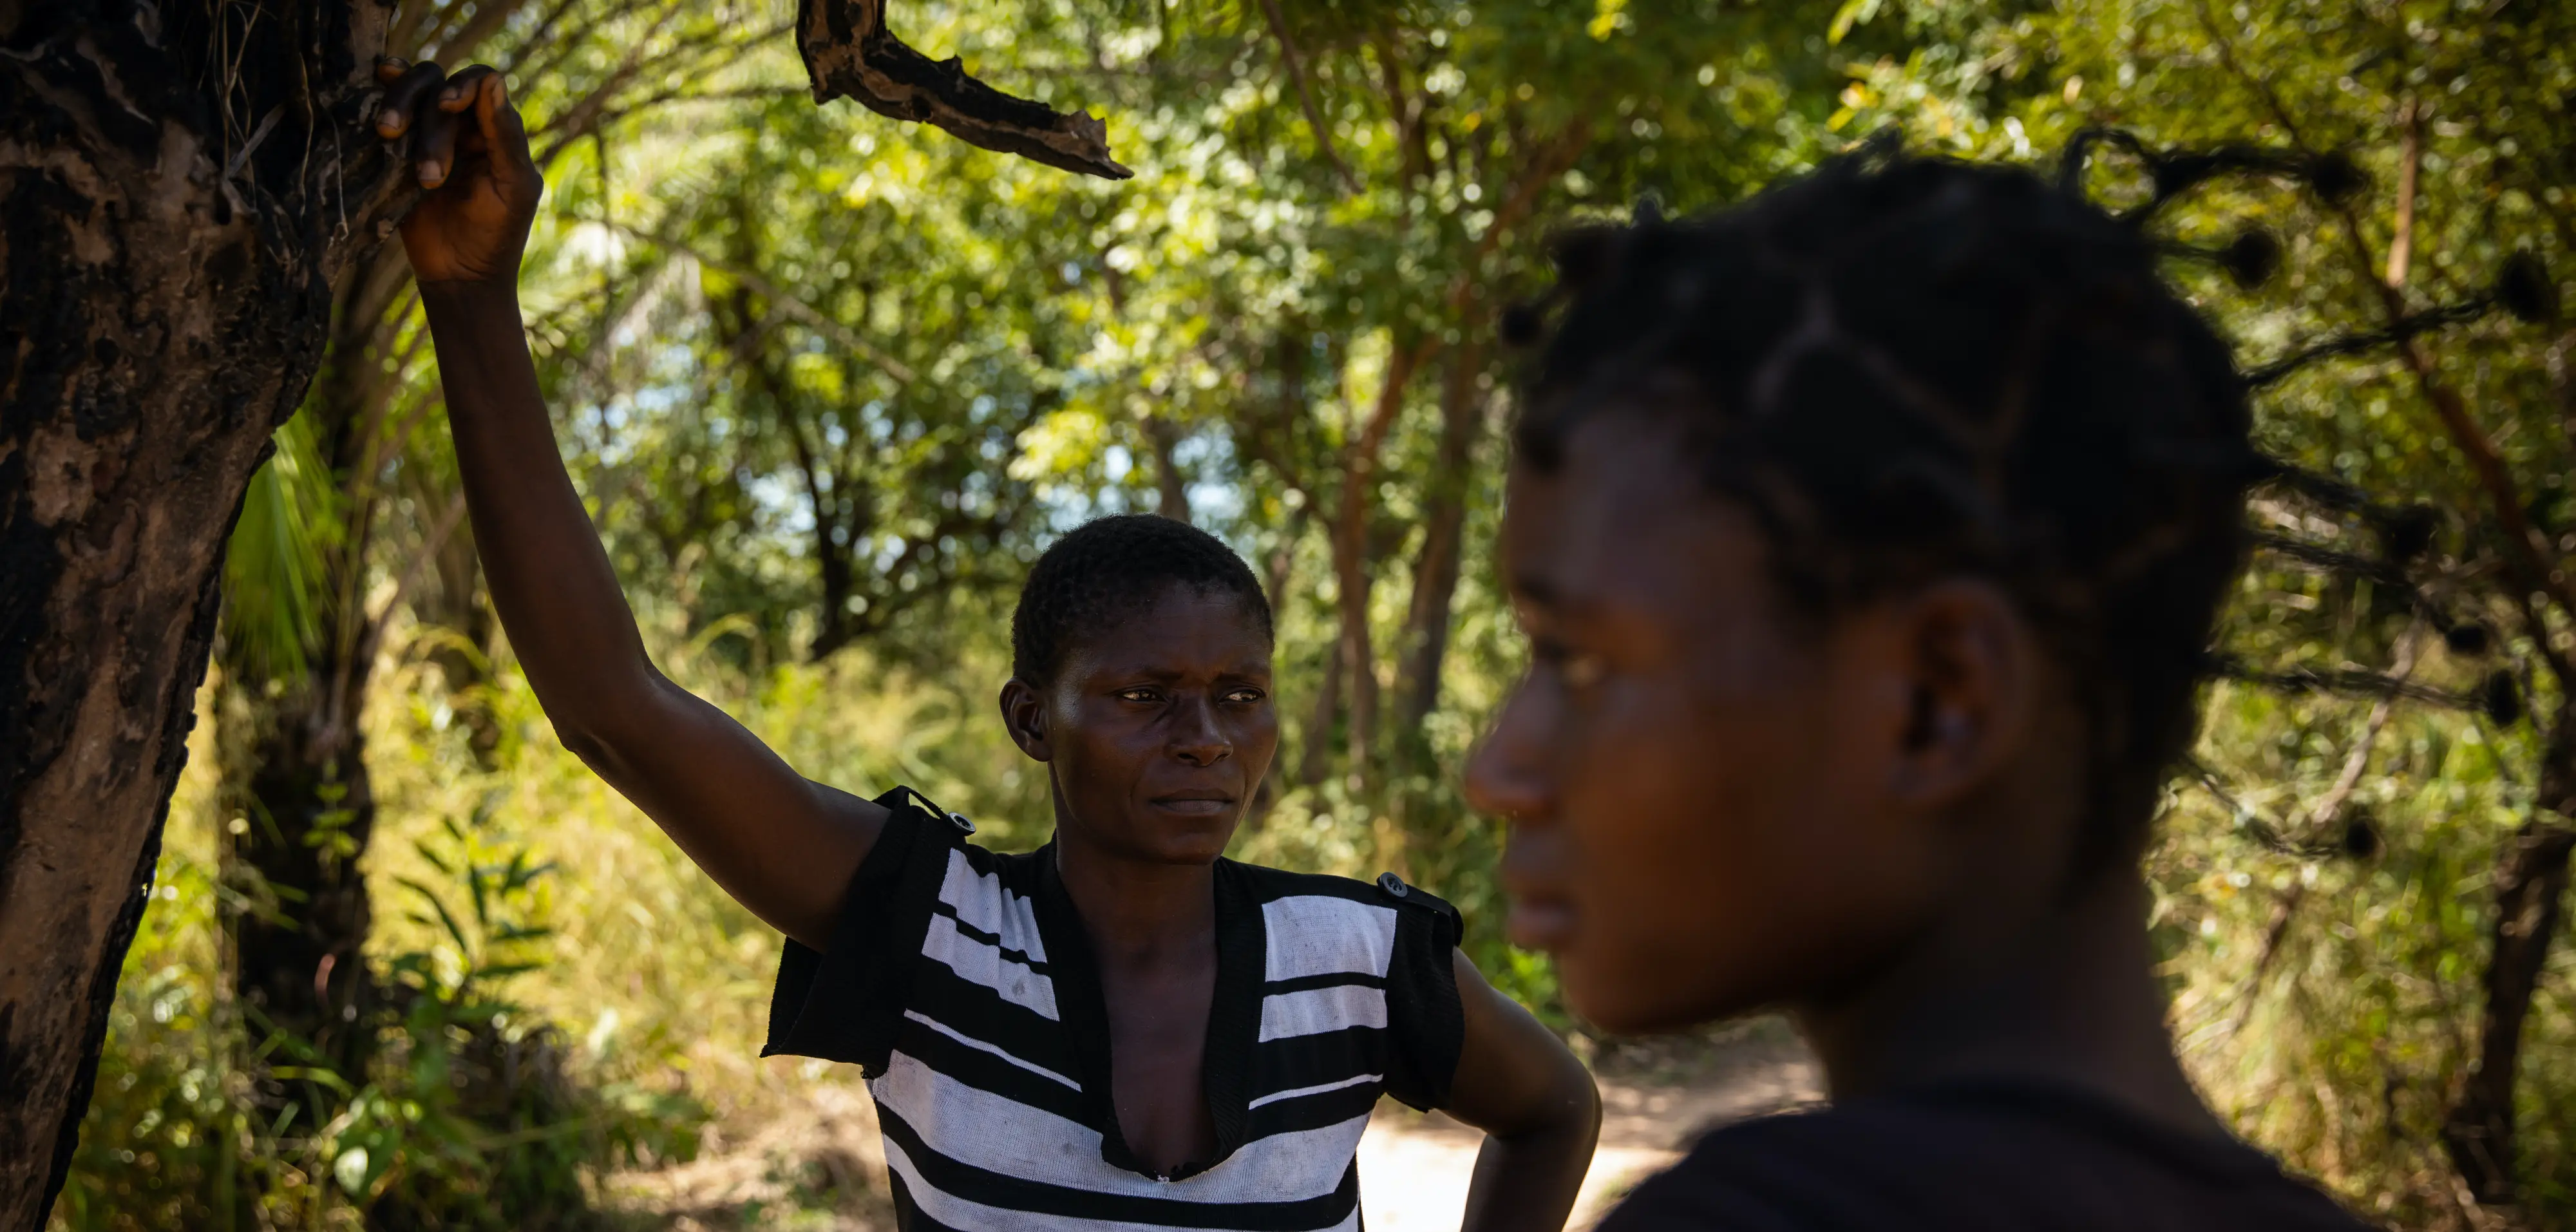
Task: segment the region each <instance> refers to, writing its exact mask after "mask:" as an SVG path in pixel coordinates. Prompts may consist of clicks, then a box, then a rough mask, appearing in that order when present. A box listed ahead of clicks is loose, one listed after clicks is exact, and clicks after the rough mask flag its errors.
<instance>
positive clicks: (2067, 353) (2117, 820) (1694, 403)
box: [1505, 149, 2264, 871]
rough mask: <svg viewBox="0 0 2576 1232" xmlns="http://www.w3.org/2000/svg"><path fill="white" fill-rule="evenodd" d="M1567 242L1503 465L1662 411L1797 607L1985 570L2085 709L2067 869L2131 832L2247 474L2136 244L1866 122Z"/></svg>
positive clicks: (2224, 398)
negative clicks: (2083, 824)
mask: <svg viewBox="0 0 2576 1232" xmlns="http://www.w3.org/2000/svg"><path fill="white" fill-rule="evenodd" d="M1556 261H1557V266H1558V271H1559V287H1558V290H1557V292H1556V294H1557V295H1558V296H1559V297H1561V298H1564V299H1566V300H1567V301H1569V302H1568V303H1567V306H1566V308H1565V310H1564V313H1563V315H1562V318H1561V320H1560V321H1559V323H1558V324H1557V326H1556V328H1555V329H1554V331H1553V334H1552V335H1551V336H1549V337H1548V338H1547V339H1546V340H1545V344H1544V346H1543V348H1542V349H1541V350H1540V352H1539V354H1538V356H1537V358H1536V363H1535V365H1534V370H1533V372H1532V374H1531V379H1530V381H1529V388H1528V391H1527V394H1526V396H1525V397H1524V398H1523V400H1522V401H1523V406H1524V407H1525V411H1524V413H1523V416H1522V418H1521V420H1520V422H1519V423H1518V425H1517V428H1516V444H1517V448H1518V454H1519V457H1520V459H1521V460H1522V462H1523V463H1524V464H1525V465H1528V466H1531V467H1533V468H1535V469H1537V470H1539V471H1540V472H1542V473H1544V472H1548V471H1552V470H1554V469H1555V468H1556V467H1558V466H1559V465H1561V463H1562V459H1563V456H1564V450H1565V443H1566V439H1567V437H1568V435H1569V433H1570V432H1571V430H1572V429H1573V428H1574V427H1575V426H1576V425H1577V424H1579V423H1580V422H1582V421H1583V419H1584V418H1585V417H1586V416H1587V415H1590V414H1594V413H1597V412H1599V411H1601V410H1602V408H1605V407H1619V408H1622V410H1621V411H1620V412H1619V413H1626V414H1643V415H1655V416H1666V417H1678V418H1681V419H1682V420H1684V423H1683V424H1682V427H1683V430H1684V439H1685V442H1686V444H1685V448H1686V450H1687V451H1688V456H1689V457H1690V459H1691V461H1692V464H1693V465H1694V467H1695V469H1696V470H1697V471H1698V473H1699V474H1700V475H1701V476H1702V478H1703V481H1704V482H1705V483H1706V484H1707V485H1708V486H1709V487H1710V488H1711V489H1712V490H1713V491H1714V492H1716V493H1718V494H1720V495H1722V496H1724V497H1726V498H1729V499H1731V500H1733V501H1735V502H1738V503H1739V504H1740V505H1741V506H1742V507H1743V508H1745V509H1746V510H1748V511H1749V512H1750V513H1751V515H1752V516H1753V518H1754V519H1755V521H1756V523H1757V524H1758V526H1759V527H1760V529H1761V533H1762V534H1763V535H1764V536H1765V538H1766V540H1767V543H1768V546H1769V547H1770V549H1771V550H1770V552H1769V553H1768V555H1769V560H1770V568H1771V571H1772V572H1773V574H1774V576H1775V578H1776V580H1777V582H1778V584H1779V585H1780V587H1781V589H1782V590H1783V591H1784V592H1785V594H1786V596H1787V597H1788V600H1789V606H1790V607H1791V609H1792V610H1793V612H1794V613H1795V614H1797V615H1799V616H1802V617H1806V618H1809V619H1810V620H1812V621H1816V622H1818V623H1820V622H1821V618H1822V617H1825V616H1829V615H1831V614H1832V613H1833V612H1834V611H1835V610H1837V609H1838V608H1843V607H1845V606H1847V605H1851V604H1855V603H1858V602H1864V601H1867V600H1869V599H1871V598H1873V597H1879V596H1884V595H1888V594H1891V593H1898V592H1901V591H1903V590H1904V589H1906V588H1908V587H1911V586H1917V585H1921V584H1924V583H1928V582H1930V581H1932V580H1934V579H1937V578H1938V577H1941V576H1944V575H1954V574H1959V573H1968V574H1974V575H1978V576H1983V577H1986V578H1989V579H1991V580H1993V581H1994V582H1996V583H1997V584H1998V585H2001V586H2003V587H2004V588H2005V589H2006V590H2007V592H2008V593H2009V594H2011V595H2012V596H2013V598H2014V600H2015V601H2016V603H2017V604H2018V605H2019V606H2020V607H2021V608H2022V610H2023V611H2024V613H2025V614H2026V615H2027V616H2028V617H2029V618H2031V620H2032V621H2033V624H2034V625H2035V626H2036V627H2037V628H2038V629H2039V630H2041V632H2042V636H2043V637H2044V638H2046V639H2047V642H2048V644H2049V647H2050V651H2051V653H2052V655H2053V656H2054V657H2056V658H2057V659H2058V660H2059V661H2060V662H2061V663H2062V664H2063V665H2064V666H2065V667H2066V668H2067V669H2068V671H2069V673H2070V674H2071V676H2072V677H2073V680H2074V683H2075V689H2076V693H2077V696H2078V698H2079V699H2080V701H2081V704H2083V705H2084V706H2086V707H2087V709H2088V711H2089V715H2088V717H2089V719H2090V723H2089V733H2088V734H2089V738H2090V741H2091V746H2090V749H2089V750H2088V753H2089V760H2090V765H2089V767H2088V769H2089V771H2090V773H2089V774H2088V777H2087V781H2088V789H2089V790H2090V791H2091V793H2092V799H2091V801H2090V803H2091V805H2092V813H2093V815H2094V818H2095V821H2096V822H2097V823H2098V824H2094V825H2092V826H2091V827H2090V828H2089V829H2088V830H2087V832H2086V834H2085V835H2084V836H2083V838H2082V840H2081V843H2080V848H2081V850H2080V858H2081V859H2082V860H2083V861H2084V862H2085V866H2086V867H2085V870H2084V871H2091V870H2093V869H2099V868H2104V867H2108V866H2110V865H2111V863H2112V862H2113V861H2115V860H2122V859H2133V858H2134V857H2135V856H2136V855H2137V854H2138V852H2139V847H2140V845H2141V844H2142V843H2143V841H2144V837H2145V833H2146V830H2147V822H2148V820H2149V819H2150V817H2151V815H2152V814H2153V812H2154V808H2155V801H2156V798H2157V795H2158V793H2159V791H2160V789H2161V786H2162V782H2163V776H2164V772H2165V770H2166V768H2167V767H2168V766H2169V765H2170V764H2171V763H2172V762H2173V761H2174V760H2175V759H2176V758H2178V757H2179V756H2180V755H2181V754H2182V753H2183V751H2184V749H2185V747H2186V746H2187V745H2188V743H2189V742H2190V740H2191V737H2192V734H2193V731H2194V727H2195V708H2194V706H2193V699H2194V694H2195V692H2196V687H2197V685H2198V683H2199V681H2200V679H2201V677H2202V676H2203V675H2204V673H2205V671H2206V663H2207V657H2206V649H2207V644H2208V640H2209V638H2210V635H2211V627H2212V624H2213V621H2214V618H2215V615H2216V612H2217V608H2218V604H2219V601H2220V599H2221V597H2222V596H2223V595H2224V593H2225V592H2226V590H2227V588H2228V586H2229V585H2230V583H2231V582H2232V581H2233V580H2234V578H2235V577H2236V575H2237V573H2238V571H2239V570H2240V569H2241V568H2242V566H2243V563H2244V558H2245V541H2246V532H2245V528H2244V512H2243V510H2244V498H2245V492H2246V489H2247V487H2248V486H2249V484H2250V483H2252V482H2253V481H2255V480H2256V479H2258V478H2260V477H2261V476H2262V475H2263V473H2264V472H2263V469H2262V466H2261V462H2260V455H2258V454H2256V453H2255V452H2254V451H2253V449H2252V447H2251V445H2250V444H2249V440H2248V433H2249V428H2250V417H2249V414H2248V411H2247V404H2246V396H2245V389H2244V384H2243V382H2242V380H2241V379H2240V378H2239V376H2238V375H2237V372H2236V369H2235V366H2234V362H2233V359H2232V357H2231V355H2230V353H2229V350H2228V348H2227V346H2226V345H2225V344H2224V343H2222V342H2221V341H2220V339H2219V338H2218V336H2217V335H2216V334H2215V333H2214V332H2213V331H2212V330H2211V328H2210V326H2209V325H2208V324H2207V323H2206V322H2205V321H2203V320H2202V319H2201V318H2200V317H2199V316H2198V315H2197V314H2196V313H2195V312H2194V311H2193V310H2192V309H2191V308H2189V307H2188V306H2186V305H2185V304H2184V303H2183V302H2182V301H2181V300H2180V299H2179V298H2178V297H2177V296H2176V295H2175V293H2174V292H2173V291H2172V290H2171V289H2170V288H2169V287H2167V286H2166V284H2165V283H2164V282H2163V280H2162V279H2161V278H2160V276H2159V275H2158V272H2157V269H2156V262H2155V251H2154V248H2153V246H2152V245H2151V244H2150V243H2149V242H2148V241H2147V240H2145V239H2143V238H2142V237H2141V236H2140V235H2139V234H2138V233H2137V231H2136V230H2135V229H2134V228H2131V227H2128V226H2125V225H2123V224H2121V223H2120V222H2118V221H2116V220H2114V219H2113V218H2111V217H2109V216H2108V215H2106V214H2104V213H2103V212H2102V211H2101V210H2099V209H2097V208H2096V207H2094V206H2092V205H2090V204H2088V203H2087V202H2085V201H2083V200H2082V199H2080V198H2078V197H2076V196H2075V195H2073V194H2072V193H2070V192H2067V191H2063V190H2060V189H2057V188H2053V187H2051V186H2050V185H2048V184H2046V183H2044V182H2043V181H2041V180H2040V179H2039V178H2037V177H2035V176H2033V175H2031V174H2029V173H2027V172H2024V171H2020V170H2014V169H2007V168H1999V167H1992V166H1971V165H1967V164H1962V163H1956V162H1951V161H1946V160H1938V159H1929V158H1919V157H1911V156H1906V155H1903V154H1899V153H1893V152H1891V151H1887V150H1884V149H1877V150H1866V151H1864V152H1862V153H1860V154H1857V155H1853V156H1847V157H1845V158H1843V159H1840V160H1837V161H1835V162H1833V163H1829V164H1827V165H1826V166H1825V167H1823V168H1821V169H1820V170H1818V171H1817V172H1815V173H1813V174H1811V175H1808V176H1805V177H1803V178H1801V179H1798V180H1795V181H1792V182H1789V183H1787V184H1785V185H1781V186H1777V187H1775V188H1773V189H1771V190H1770V191H1768V192H1766V193H1764V194H1763V195H1761V196H1759V197H1757V198H1756V199H1754V200H1753V201H1751V202H1750V203H1748V204H1746V205H1744V206H1742V207H1739V208H1737V209H1734V210H1730V211H1727V212H1724V213H1720V214H1716V215H1712V216H1707V217H1701V218H1696V219H1689V220H1683V221H1678V222H1661V221H1656V220H1654V219H1653V218H1652V217H1651V216H1650V215H1647V214H1646V212H1644V211H1641V218H1640V220H1639V221H1638V222H1637V223H1636V224H1635V225H1632V226H1626V227H1596V228H1589V229H1585V230H1581V231H1576V232H1573V233H1570V234H1568V235H1565V236H1562V237H1560V239H1559V241H1558V244H1557V250H1556ZM1505 327H1506V334H1507V336H1509V335H1510V334H1513V333H1515V332H1516V333H1518V334H1519V335H1520V337H1519V339H1517V340H1520V341H1537V339H1536V338H1535V337H1534V335H1536V334H1538V333H1539V332H1541V326H1540V324H1539V321H1538V319H1537V317H1536V316H1535V315H1534V314H1532V313H1531V312H1529V311H1528V310H1523V311H1521V312H1519V313H1517V314H1516V315H1515V317H1507V319H1506V322H1505ZM1793 623H1794V622H1793Z"/></svg>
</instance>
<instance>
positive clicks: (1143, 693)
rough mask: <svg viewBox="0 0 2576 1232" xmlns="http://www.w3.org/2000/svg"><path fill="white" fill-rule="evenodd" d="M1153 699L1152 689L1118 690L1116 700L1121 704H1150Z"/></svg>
mask: <svg viewBox="0 0 2576 1232" xmlns="http://www.w3.org/2000/svg"><path fill="white" fill-rule="evenodd" d="M1154 699H1155V693H1154V691H1153V690H1152V689H1120V690H1119V691H1118V700H1120V701H1122V702H1150V701H1153V700H1154Z"/></svg>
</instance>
